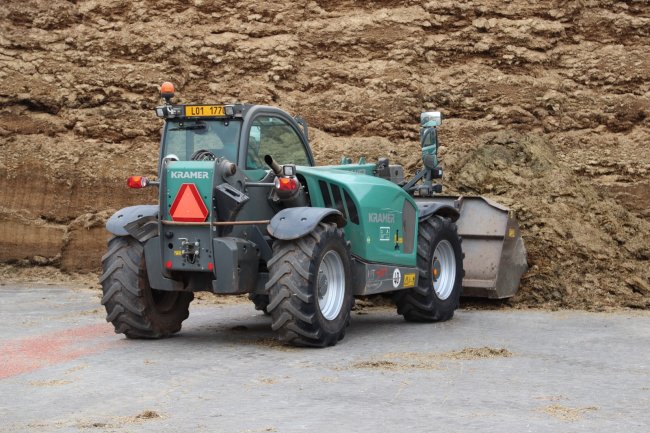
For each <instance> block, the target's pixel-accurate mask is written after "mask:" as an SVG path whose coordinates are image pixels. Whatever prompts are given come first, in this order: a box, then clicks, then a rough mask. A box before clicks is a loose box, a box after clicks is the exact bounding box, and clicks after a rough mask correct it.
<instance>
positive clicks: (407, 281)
mask: <svg viewBox="0 0 650 433" xmlns="http://www.w3.org/2000/svg"><path fill="white" fill-rule="evenodd" d="M413 286H415V274H404V287H413Z"/></svg>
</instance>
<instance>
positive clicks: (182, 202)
mask: <svg viewBox="0 0 650 433" xmlns="http://www.w3.org/2000/svg"><path fill="white" fill-rule="evenodd" d="M169 215H171V217H172V220H174V221H179V222H203V221H205V219H206V218H207V216H208V208H206V207H205V203H203V199H201V194H200V193H199V190H198V189H197V188H196V185H194V184H193V183H184V184H183V185H181V187H180V188H179V190H178V194H177V195H176V199H174V203H172V207H171V209H169Z"/></svg>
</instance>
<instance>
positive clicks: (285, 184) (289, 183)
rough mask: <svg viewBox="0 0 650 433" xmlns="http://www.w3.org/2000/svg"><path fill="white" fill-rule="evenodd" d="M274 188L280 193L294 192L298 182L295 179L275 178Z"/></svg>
mask: <svg viewBox="0 0 650 433" xmlns="http://www.w3.org/2000/svg"><path fill="white" fill-rule="evenodd" d="M275 188H276V189H278V190H280V191H294V190H296V189H298V181H297V180H296V178H295V177H277V178H275Z"/></svg>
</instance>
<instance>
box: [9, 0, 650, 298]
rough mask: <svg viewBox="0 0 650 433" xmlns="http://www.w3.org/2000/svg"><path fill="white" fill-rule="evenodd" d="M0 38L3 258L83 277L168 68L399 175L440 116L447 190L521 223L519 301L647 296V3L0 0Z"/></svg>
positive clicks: (150, 164)
mask: <svg viewBox="0 0 650 433" xmlns="http://www.w3.org/2000/svg"><path fill="white" fill-rule="evenodd" d="M0 29H1V31H0V83H1V86H0V262H5V263H14V264H16V265H17V266H43V265H51V266H56V267H59V268H61V269H62V270H64V271H72V272H93V271H97V270H98V264H99V258H100V256H101V255H102V252H103V251H104V247H105V241H106V238H107V233H106V232H105V231H104V230H103V222H104V221H105V219H106V218H107V216H109V215H110V214H111V212H113V211H114V210H116V209H119V208H121V207H124V206H127V205H132V204H137V203H142V202H152V201H154V200H155V197H154V196H153V195H152V192H142V191H130V190H127V189H126V188H125V178H126V177H127V176H128V175H131V174H142V175H149V176H155V165H156V158H157V152H158V140H159V134H160V132H159V129H160V126H161V123H160V122H159V120H158V119H156V118H155V116H153V112H152V111H151V109H152V108H153V107H154V106H155V105H156V104H157V103H158V95H157V91H158V88H157V86H158V85H159V83H161V82H162V81H166V80H169V81H173V82H174V83H175V84H176V85H177V94H178V96H179V98H180V99H179V100H180V101H181V102H231V101H241V102H252V103H265V104H273V105H279V106H281V107H283V108H285V109H287V110H288V111H290V112H291V113H294V114H300V115H302V116H303V117H305V118H306V119H307V120H308V121H309V123H310V125H311V126H312V127H313V128H312V131H313V137H314V138H313V146H314V153H315V155H316V158H317V161H318V162H319V163H333V162H337V161H338V160H339V158H340V156H341V155H342V154H346V155H348V156H352V157H355V158H356V157H359V156H361V155H364V156H366V157H367V158H368V159H369V160H372V159H374V158H376V157H378V156H389V157H390V159H391V162H393V163H398V162H399V163H402V164H404V165H405V167H406V168H407V171H408V172H410V173H413V172H414V170H415V169H416V168H417V167H418V163H419V149H418V145H417V133H418V114H419V112H420V111H422V110H425V109H439V110H441V111H442V112H443V113H444V115H445V116H446V119H447V120H446V121H445V123H444V124H443V127H442V129H441V132H440V134H441V140H442V143H443V144H444V147H443V149H442V150H441V154H442V160H443V164H444V166H445V170H446V178H445V185H446V192H447V193H462V194H483V195H486V196H488V197H490V198H492V199H494V200H496V201H499V202H502V203H504V204H506V205H508V206H510V207H512V208H513V209H514V210H515V211H516V212H517V214H518V217H519V219H520V221H521V224H522V229H523V234H524V238H525V241H526V243H527V247H528V250H529V262H530V264H531V270H530V272H529V273H528V274H527V275H526V277H525V279H524V280H523V282H522V289H521V291H520V293H519V295H517V297H516V298H515V302H517V303H518V304H519V305H551V306H559V307H578V308H601V307H608V306H614V307H617V306H627V307H636V308H648V307H650V283H649V281H650V270H649V268H650V263H649V261H648V260H649V257H650V222H649V217H650V210H649V209H650V174H649V172H650V151H648V145H649V144H650V5H649V3H648V2H647V1H629V2H620V3H616V2H609V1H596V0H594V1H590V0H587V1H549V2H529V1H523V0H516V1H508V2H504V1H492V0H486V1H480V2H479V1H432V2H428V3H424V2H415V1H403V2H399V1H376V2H372V1H368V2H351V1H311V2H309V1H285V0H280V1H276V2H248V3H246V2H224V1H202V0H195V1H194V2H174V1H153V0H151V1H146V0H140V1H137V0H136V1H131V0H129V1H126V0H104V1H99V0H89V1H84V0H79V1H62V0H48V1H41V0H22V1H15V0H5V1H3V4H2V8H0ZM380 137H381V138H380Z"/></svg>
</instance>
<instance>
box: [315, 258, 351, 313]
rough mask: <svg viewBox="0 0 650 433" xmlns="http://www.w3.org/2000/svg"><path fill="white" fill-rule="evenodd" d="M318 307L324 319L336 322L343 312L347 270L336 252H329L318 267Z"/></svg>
mask: <svg viewBox="0 0 650 433" xmlns="http://www.w3.org/2000/svg"><path fill="white" fill-rule="evenodd" d="M316 289H317V291H318V307H319V308H320V312H321V313H322V314H323V317H325V319H327V320H334V319H335V318H336V317H337V316H338V315H339V313H340V312H341V307H342V306H343V297H344V295H345V269H344V268H343V260H341V256H339V254H338V253H337V252H336V251H328V252H327V253H326V254H325V256H323V260H321V262H320V266H319V267H318V274H317V280H316Z"/></svg>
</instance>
